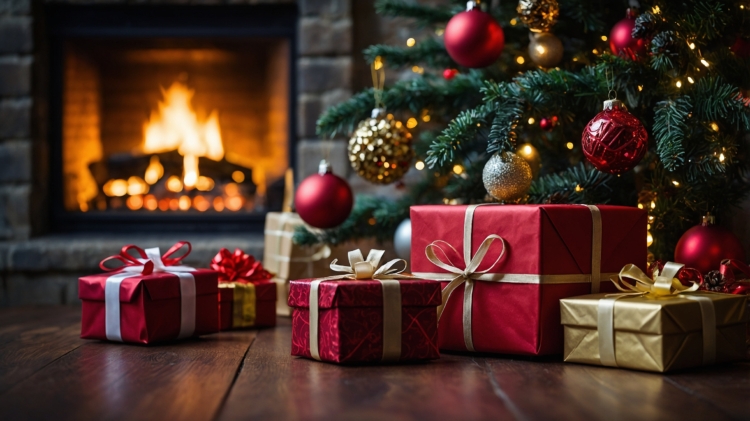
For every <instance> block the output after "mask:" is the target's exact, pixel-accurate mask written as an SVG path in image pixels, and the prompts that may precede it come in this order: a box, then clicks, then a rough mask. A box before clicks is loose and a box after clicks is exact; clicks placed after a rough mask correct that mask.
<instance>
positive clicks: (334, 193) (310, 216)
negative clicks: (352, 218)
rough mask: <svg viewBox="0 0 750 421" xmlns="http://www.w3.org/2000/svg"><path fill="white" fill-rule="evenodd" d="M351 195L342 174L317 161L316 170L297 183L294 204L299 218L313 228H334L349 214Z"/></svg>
mask: <svg viewBox="0 0 750 421" xmlns="http://www.w3.org/2000/svg"><path fill="white" fill-rule="evenodd" d="M353 205H354V195H353V194H352V189H351V188H350V187H349V183H347V182H346V181H345V180H344V179H343V178H341V177H339V176H337V175H334V174H333V172H332V170H331V164H329V163H328V161H326V160H325V159H324V160H322V161H320V166H319V167H318V173H317V174H313V175H311V176H309V177H307V178H306V179H304V180H303V181H302V183H300V185H299V188H298V189H297V192H296V193H295V194H294V206H295V208H296V210H297V213H298V214H299V216H300V218H302V220H303V221H305V222H306V223H307V224H309V225H310V226H313V227H315V228H333V227H335V226H338V225H341V223H342V222H344V221H345V220H346V218H348V217H349V214H350V213H351V211H352V206H353Z"/></svg>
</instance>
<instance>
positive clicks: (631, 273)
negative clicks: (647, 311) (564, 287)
mask: <svg viewBox="0 0 750 421" xmlns="http://www.w3.org/2000/svg"><path fill="white" fill-rule="evenodd" d="M683 266H685V265H683V264H680V263H674V262H667V263H666V264H665V265H664V269H662V271H661V273H660V272H659V270H658V269H656V270H655V271H654V276H653V279H652V278H649V277H648V275H646V274H645V273H643V271H642V270H641V269H640V268H639V267H637V266H635V265H633V264H629V265H625V267H623V268H622V270H621V271H620V274H619V275H618V276H617V277H614V276H613V277H612V278H611V280H612V283H614V284H615V286H616V287H617V289H619V290H620V291H623V292H622V293H619V294H607V295H606V296H605V298H602V299H600V300H599V304H598V308H597V312H598V318H597V330H598V334H599V359H600V360H601V363H602V365H605V366H610V367H617V359H616V358H615V328H614V320H615V302H616V301H617V300H619V299H621V298H626V297H637V296H647V297H653V298H667V297H677V296H678V295H680V294H683V293H685V292H693V291H697V290H698V288H699V287H700V285H699V284H697V283H695V282H693V283H692V285H691V286H689V287H688V286H685V285H683V284H682V282H680V280H679V279H677V274H678V273H679V272H680V270H681V269H682V267H683ZM626 279H631V280H633V281H635V282H633V283H630V282H628V281H626ZM681 297H685V298H686V299H689V300H693V301H696V302H698V305H699V306H700V310H701V319H702V325H703V363H704V364H705V365H708V364H713V363H714V361H715V360H716V312H715V309H714V304H713V302H712V301H711V299H710V298H708V297H701V296H691V295H689V294H685V295H681Z"/></svg>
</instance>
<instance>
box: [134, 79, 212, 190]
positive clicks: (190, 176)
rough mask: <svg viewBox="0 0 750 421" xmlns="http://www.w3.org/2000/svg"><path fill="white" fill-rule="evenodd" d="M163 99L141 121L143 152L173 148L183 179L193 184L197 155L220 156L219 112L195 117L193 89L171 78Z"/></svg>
mask: <svg viewBox="0 0 750 421" xmlns="http://www.w3.org/2000/svg"><path fill="white" fill-rule="evenodd" d="M161 91H162V95H163V97H164V101H163V102H159V110H158V111H152V112H151V117H150V118H149V121H148V122H146V123H145V124H144V127H143V132H144V139H143V152H144V153H146V154H153V153H159V152H168V151H173V150H175V149H176V150H177V152H179V153H180V155H182V156H183V183H184V185H185V187H186V188H193V187H195V184H196V183H197V182H198V177H199V176H200V172H199V170H198V158H199V157H207V158H209V159H212V160H214V161H218V160H220V159H222V158H223V157H224V145H223V144H222V141H221V128H220V126H219V114H218V112H217V111H216V110H214V111H212V112H211V114H210V115H209V116H208V119H206V120H205V121H199V120H198V116H197V115H196V113H195V111H194V110H193V107H192V106H191V105H190V102H191V100H192V99H193V95H194V94H195V91H194V90H192V89H188V87H187V86H185V85H184V84H182V83H180V82H174V83H173V84H172V86H170V87H169V89H167V90H166V91H165V90H164V88H162V90H161Z"/></svg>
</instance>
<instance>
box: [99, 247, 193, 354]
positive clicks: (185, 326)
mask: <svg viewBox="0 0 750 421" xmlns="http://www.w3.org/2000/svg"><path fill="white" fill-rule="evenodd" d="M145 252H146V256H147V257H148V258H147V259H138V261H139V262H141V263H142V265H141V266H125V267H123V268H122V270H121V271H120V272H118V273H116V274H114V275H112V276H110V277H109V278H107V282H106V283H105V285H104V320H105V328H106V335H107V339H108V340H110V341H116V342H122V333H121V330H120V285H121V284H122V281H124V280H125V279H128V278H135V277H138V276H141V274H142V273H143V268H144V265H145V264H146V263H147V262H148V261H149V260H150V261H151V262H153V264H154V270H153V272H152V273H157V272H166V273H171V274H174V275H176V276H177V277H178V278H180V302H181V306H180V333H179V334H178V335H177V339H182V338H188V337H190V336H193V333H194V332H195V277H194V276H193V274H192V273H190V272H191V271H194V270H195V268H192V267H189V266H166V265H164V262H162V260H161V252H160V251H159V247H154V248H150V249H146V250H145Z"/></svg>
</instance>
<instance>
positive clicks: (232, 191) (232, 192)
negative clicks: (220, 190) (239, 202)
mask: <svg viewBox="0 0 750 421" xmlns="http://www.w3.org/2000/svg"><path fill="white" fill-rule="evenodd" d="M224 193H226V195H227V196H238V195H239V194H240V187H239V186H238V185H236V184H234V183H227V185H226V186H224Z"/></svg>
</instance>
